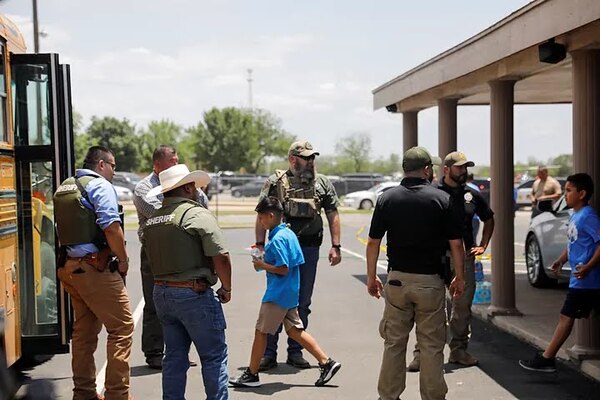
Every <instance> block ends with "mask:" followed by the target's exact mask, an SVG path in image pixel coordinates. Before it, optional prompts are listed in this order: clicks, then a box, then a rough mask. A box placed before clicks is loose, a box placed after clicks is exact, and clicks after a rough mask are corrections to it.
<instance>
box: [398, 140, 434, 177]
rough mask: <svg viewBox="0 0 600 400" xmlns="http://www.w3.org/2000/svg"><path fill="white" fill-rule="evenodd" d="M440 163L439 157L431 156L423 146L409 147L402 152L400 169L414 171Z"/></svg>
mask: <svg viewBox="0 0 600 400" xmlns="http://www.w3.org/2000/svg"><path fill="white" fill-rule="evenodd" d="M430 164H433V165H441V164H442V160H441V158H439V157H433V156H432V155H431V154H429V152H428V151H427V149H426V148H425V147H420V146H416V147H411V148H410V149H408V150H406V151H405V152H404V157H403V158H402V169H403V170H404V172H410V171H416V170H418V169H421V168H425V167H426V166H428V165H430Z"/></svg>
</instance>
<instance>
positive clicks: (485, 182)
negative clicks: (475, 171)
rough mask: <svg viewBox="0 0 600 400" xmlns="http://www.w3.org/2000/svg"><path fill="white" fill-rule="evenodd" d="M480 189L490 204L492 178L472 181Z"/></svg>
mask: <svg viewBox="0 0 600 400" xmlns="http://www.w3.org/2000/svg"><path fill="white" fill-rule="evenodd" d="M471 182H472V183H473V184H474V185H476V186H477V188H478V189H479V193H481V195H482V196H483V198H484V199H485V201H487V203H488V204H490V178H478V179H473V180H472V181H471Z"/></svg>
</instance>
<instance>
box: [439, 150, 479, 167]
mask: <svg viewBox="0 0 600 400" xmlns="http://www.w3.org/2000/svg"><path fill="white" fill-rule="evenodd" d="M444 165H445V166H447V167H451V166H453V165H456V166H457V167H462V166H463V165H464V166H465V167H474V166H475V163H474V162H473V161H469V160H468V159H467V156H466V155H465V153H463V152H462V151H453V152H452V153H450V154H448V155H447V156H446V158H444Z"/></svg>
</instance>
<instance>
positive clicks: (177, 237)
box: [143, 200, 217, 286]
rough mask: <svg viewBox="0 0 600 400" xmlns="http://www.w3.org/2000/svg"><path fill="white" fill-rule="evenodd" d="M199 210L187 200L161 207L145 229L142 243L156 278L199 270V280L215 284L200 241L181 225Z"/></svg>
mask: <svg viewBox="0 0 600 400" xmlns="http://www.w3.org/2000/svg"><path fill="white" fill-rule="evenodd" d="M194 209H201V210H202V207H201V206H200V205H199V204H197V203H195V202H192V201H191V200H190V201H186V202H184V203H176V204H173V205H167V206H163V207H162V208H160V209H158V210H157V211H156V212H154V214H152V216H151V217H150V218H148V220H147V221H146V224H145V226H144V236H143V237H144V244H145V245H146V252H147V254H148V258H149V259H150V264H151V266H152V273H153V274H154V277H155V278H156V279H160V277H161V276H164V275H173V274H178V273H182V272H186V271H194V270H198V271H199V275H200V277H201V278H204V279H206V281H207V282H208V283H209V284H210V285H211V286H212V285H214V284H216V283H217V275H216V274H215V272H214V268H213V267H212V259H211V258H210V257H206V256H205V255H204V251H203V250H202V242H201V241H200V239H199V238H198V237H194V236H192V235H190V234H189V233H187V232H186V231H185V230H184V229H183V227H182V222H183V220H184V218H185V217H186V215H187V216H188V217H189V216H191V215H193V213H194V212H196V211H195V210H194Z"/></svg>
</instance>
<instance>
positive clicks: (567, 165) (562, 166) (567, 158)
mask: <svg viewBox="0 0 600 400" xmlns="http://www.w3.org/2000/svg"><path fill="white" fill-rule="evenodd" d="M548 165H552V166H554V168H556V171H555V172H554V173H555V174H556V176H569V175H571V174H572V173H573V154H561V155H559V156H557V157H554V158H551V159H550V160H548Z"/></svg>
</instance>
